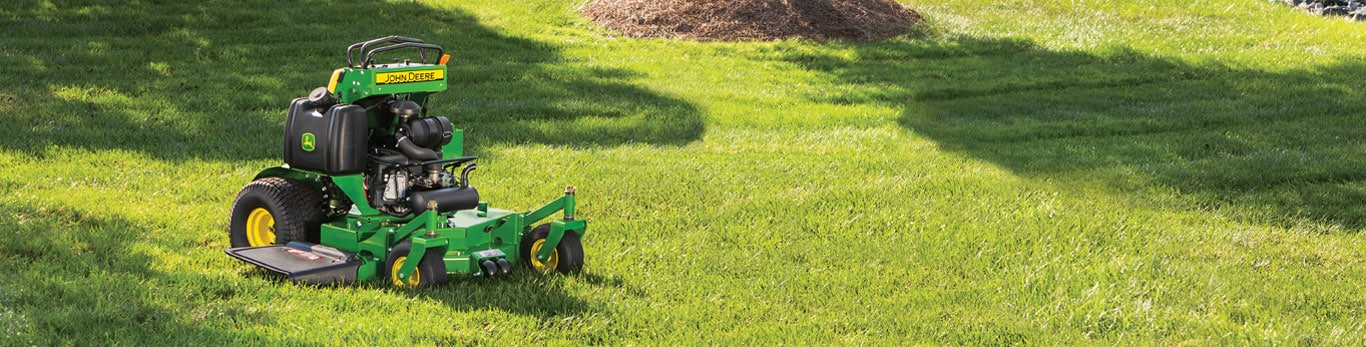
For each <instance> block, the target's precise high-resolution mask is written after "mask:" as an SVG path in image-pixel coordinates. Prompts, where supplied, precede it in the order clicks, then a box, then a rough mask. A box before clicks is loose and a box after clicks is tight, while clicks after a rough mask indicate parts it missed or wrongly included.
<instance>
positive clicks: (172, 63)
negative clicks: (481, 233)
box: [0, 0, 1366, 345]
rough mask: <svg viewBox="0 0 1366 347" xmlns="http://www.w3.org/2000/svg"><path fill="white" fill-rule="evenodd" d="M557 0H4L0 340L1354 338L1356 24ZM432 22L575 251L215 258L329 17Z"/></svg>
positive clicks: (1056, 5) (461, 116) (512, 163)
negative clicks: (369, 275) (791, 33)
mask: <svg viewBox="0 0 1366 347" xmlns="http://www.w3.org/2000/svg"><path fill="white" fill-rule="evenodd" d="M581 3H583V1H582V0H575V1H551V0H541V1H484V0H480V1H459V2H453V3H440V2H435V1H432V2H408V1H394V2H378V1H347V2H325V1H307V0H306V1H266V0H248V1H236V2H229V1H205V2H202V3H201V2H181V1H159V0H128V1H117V0H86V1H48V0H38V1H34V0H18V1H11V2H10V3H7V5H5V6H4V7H3V8H0V32H3V33H4V35H3V36H0V114H3V115H0V129H3V133H4V136H0V196H2V197H3V199H0V268H3V269H5V271H4V275H0V345H30V344H34V345H69V344H70V345H87V344H92V345H161V344H189V343H196V344H198V343H205V344H220V343H228V342H231V343H246V344H252V345H282V344H283V345H404V344H419V345H429V344H455V345H465V344H482V345H488V344H495V343H498V344H501V343H507V342H512V343H515V344H535V345H540V344H545V343H563V342H567V343H571V344H612V345H616V344H645V345H660V344H664V345H668V344H680V343H681V344H698V343H708V344H725V345H730V344H735V343H745V344H752V343H760V344H777V343H785V344H808V343H822V344H823V343H840V344H845V343H847V344H874V345H882V344H902V343H908V342H909V343H916V344H922V343H923V344H948V345H961V344H969V345H981V344H1014V343H1025V344H1031V345H1052V344H1126V345H1127V344H1196V345H1205V344H1230V345H1245V344H1258V345H1260V344H1304V345H1313V344H1330V345H1360V344H1362V343H1366V295H1363V293H1366V263H1363V261H1366V236H1363V234H1362V231H1363V228H1366V142H1364V141H1366V51H1363V47H1366V23H1352V22H1346V21H1342V20H1337V19H1333V18H1321V17H1315V16H1312V15H1309V14H1306V13H1303V12H1302V11H1298V10H1295V9H1293V8H1290V7H1287V6H1281V5H1276V4H1271V3H1267V2H1266V1H1252V0H1212V1H1197V2H1191V1H1175V0H1139V1H1129V2H1124V3H1121V4H1115V3H1114V2H1110V1H1087V0H1067V1H1063V0H1036V1H1029V0H1007V1H997V2H953V1H920V0H913V1H907V3H908V5H910V6H911V7H912V8H915V9H917V10H919V11H921V13H922V14H923V15H924V16H925V17H926V19H927V23H926V24H925V25H923V26H921V27H920V28H918V29H917V30H916V31H915V32H913V33H911V34H909V35H907V36H905V37H901V38H898V39H894V40H888V41H884V42H875V43H852V42H832V43H816V42H806V41H784V42H749V43H722V42H688V41H675V40H660V39H651V40H638V39H627V38H616V37H613V36H612V35H611V33H610V32H608V31H606V30H604V29H601V28H597V27H595V26H593V25H591V24H590V23H588V22H587V21H585V20H584V19H581V18H579V17H578V16H577V15H576V14H575V10H576V7H577V6H579V5H580V4H581ZM386 35H404V36H411V37H418V38H422V39H425V40H427V41H428V42H432V43H436V44H439V45H442V46H444V47H446V48H447V50H448V51H450V52H451V53H453V54H454V59H452V62H451V70H450V76H449V79H450V83H451V88H450V90H448V91H447V92H445V93H443V94H440V95H438V96H437V99H436V101H435V104H434V105H435V106H434V108H433V110H432V112H433V113H435V114H441V115H445V116H447V117H450V118H451V119H452V121H453V122H454V123H455V124H456V126H457V127H460V128H463V129H465V131H466V138H467V153H471V154H475V155H479V156H480V159H479V165H480V170H479V171H478V172H477V173H475V174H474V175H473V179H474V181H475V184H476V186H477V187H478V188H479V189H480V191H481V193H482V195H483V198H484V199H486V200H489V201H490V202H491V203H492V204H493V205H494V206H495V207H503V208H511V209H527V208H531V207H537V206H540V204H543V203H545V202H548V201H549V200H551V199H553V198H555V197H556V196H557V194H558V193H559V192H560V189H562V188H563V186H565V185H569V184H573V185H576V186H578V187H579V197H580V199H579V201H580V206H579V214H580V215H581V216H585V217H588V218H590V219H591V222H590V228H589V234H588V237H587V238H586V239H585V240H584V247H585V250H586V253H587V265H586V269H585V271H584V273H582V274H580V275H578V276H549V277H543V276H540V275H533V274H527V273H525V272H522V273H518V274H514V275H512V276H509V277H507V278H503V279H497V280H492V281H487V280H479V279H456V280H454V281H453V282H452V283H450V284H449V285H446V286H442V287H437V288H428V289H420V290H412V291H409V290H398V289H393V288H389V287H388V286H386V285H383V284H378V283H367V284H361V285H355V286H339V287H307V286H297V285H293V284H290V283H288V282H287V281H284V280H282V279H280V278H279V277H275V276H272V275H270V274H269V273H268V272H266V271H263V270H259V269H255V268H253V267H252V266H249V265H247V264H244V263H242V262H239V261H236V260H234V259H231V258H229V257H227V256H226V255H224V254H223V253H222V251H223V249H225V248H227V247H229V242H228V238H227V233H226V229H227V221H228V212H229V208H230V204H231V201H232V198H233V197H234V196H235V194H236V193H237V190H238V189H240V188H241V187H242V186H243V185H245V184H246V183H247V182H248V180H250V179H251V177H252V176H253V175H255V173H256V172H257V171H259V170H261V169H263V168H266V167H270V166H275V165H279V164H280V163H281V160H280V153H279V152H280V148H281V134H282V132H283V122H284V118H285V106H286V105H287V103H288V101H289V100H290V99H292V98H295V97H299V96H303V95H305V94H306V93H307V92H308V91H309V90H310V89H312V88H313V87H316V86H319V85H322V84H323V83H324V81H325V79H326V78H327V76H328V75H329V74H330V72H331V70H332V69H333V68H336V67H338V66H340V65H343V64H344V63H345V61H344V59H345V58H344V48H345V46H346V45H348V44H351V43H354V42H358V41H362V40H367V39H371V38H376V37H380V36H386Z"/></svg>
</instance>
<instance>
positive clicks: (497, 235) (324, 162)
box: [226, 36, 587, 287]
mask: <svg viewBox="0 0 1366 347" xmlns="http://www.w3.org/2000/svg"><path fill="white" fill-rule="evenodd" d="M444 53H445V52H444V50H442V48H441V47H440V46H437V45H433V44H429V43H425V42H423V41H422V40H418V39H413V38H407V37H401V36H390V37H385V38H380V39H375V40H370V41H366V42H361V43H357V44H353V45H351V46H349V47H347V49H346V63H347V67H344V68H340V69H337V70H336V71H334V72H333V73H332V78H331V79H329V80H328V82H327V86H326V87H319V88H317V89H315V90H313V92H312V93H310V95H309V96H308V97H305V98H298V99H294V100H293V101H291V102H290V105H289V115H288V118H287V120H286V123H285V141H284V145H285V151H284V161H285V165H283V166H280V167H273V168H269V169H265V170H263V171H261V173H259V174H257V175H256V177H255V178H254V179H253V181H252V182H251V183H250V184H247V186H246V187H243V188H242V191H241V192H240V193H238V194H237V198H236V200H234V201H233V203H232V204H233V206H232V217H231V223H230V225H229V227H228V236H229V238H230V239H231V240H232V247H233V248H231V249H228V250H227V251H226V252H227V254H228V255H231V256H233V257H235V258H237V259H241V260H243V261H246V262H248V263H251V264H255V265H257V266H260V267H262V268H265V269H267V270H270V271H274V272H278V273H282V274H284V275H285V276H288V277H289V278H290V279H291V280H294V281H296V282H304V283H317V284H323V283H337V282H361V281H368V280H372V279H375V278H381V277H382V278H384V279H386V280H387V281H389V282H390V283H393V284H394V285H396V286H404V287H407V286H426V285H433V284H439V283H442V282H445V281H446V279H447V277H448V276H450V275H452V274H459V275H468V276H475V277H490V276H498V275H502V274H507V273H509V272H511V271H512V270H513V267H514V265H515V264H517V263H519V262H520V263H524V264H526V265H527V267H530V268H532V269H535V270H538V271H540V272H551V271H558V272H563V273H569V272H574V271H577V270H579V269H580V268H581V267H583V248H582V245H581V244H580V243H579V239H580V238H582V237H583V235H584V232H585V229H586V228H587V224H586V223H585V221H584V220H582V219H576V218H575V216H574V187H573V186H570V187H568V188H566V189H565V191H564V195H563V196H561V197H559V198H558V199H555V200H554V201H552V202H550V203H549V204H546V205H545V206H544V207H541V208H539V209H535V210H531V211H526V212H516V211H508V210H500V209H496V208H492V207H489V204H488V203H487V202H484V201H481V200H480V198H479V192H478V191H477V190H475V188H474V187H473V186H472V185H471V184H470V172H472V171H474V170H475V165H474V164H473V163H471V162H472V161H474V159H475V157H473V156H464V155H463V149H462V146H463V143H464V137H463V133H462V132H461V131H460V130H458V129H454V128H452V127H451V122H450V120H449V119H447V118H446V117H442V116H432V115H428V114H427V111H428V107H427V104H428V102H429V101H430V98H431V96H432V94H433V93H437V92H441V91H444V90H446V62H447V60H449V59H450V55H447V54H444ZM378 54H384V55H391V56H393V55H400V56H409V58H408V59H402V60H398V59H395V60H394V61H393V62H391V63H385V64H379V63H376V62H375V57H376V55H378ZM414 55H415V56H414ZM412 58H417V59H416V60H418V62H413V60H414V59H412ZM354 59H359V60H354ZM429 60H430V62H429ZM560 211H563V216H562V218H552V220H551V221H550V222H549V223H544V224H540V225H538V226H535V227H533V226H532V225H533V224H535V223H537V222H538V221H540V220H543V219H546V218H548V217H551V215H553V214H555V213H556V212H560Z"/></svg>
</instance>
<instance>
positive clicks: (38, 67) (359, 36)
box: [0, 0, 703, 161]
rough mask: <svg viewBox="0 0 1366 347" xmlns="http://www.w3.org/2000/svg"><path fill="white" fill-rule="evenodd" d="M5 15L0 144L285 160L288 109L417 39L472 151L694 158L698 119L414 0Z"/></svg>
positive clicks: (534, 45) (99, 3)
mask: <svg viewBox="0 0 1366 347" xmlns="http://www.w3.org/2000/svg"><path fill="white" fill-rule="evenodd" d="M7 7H8V8H7V9H5V10H0V31H4V32H5V33H6V36H7V38H6V41H5V43H4V45H3V46H0V86H3V87H0V112H4V113H6V117H0V128H3V129H8V130H10V131H12V132H17V133H18V134H20V135H19V136H7V137H4V138H0V147H3V148H8V149H12V150H16V151H21V152H25V153H32V154H33V155H36V156H40V157H41V156H45V155H46V153H47V152H48V151H49V150H51V149H52V148H53V147H72V148H85V149H89V150H104V149H122V150H129V151H136V152H140V153H145V154H147V155H150V156H153V157H156V158H160V159H171V160H180V159H187V158H201V159H209V160H231V161H235V160H246V159H270V158H279V157H280V153H279V152H280V147H281V141H282V140H281V134H282V133H283V123H284V119H285V113H286V110H285V109H286V106H287V104H288V102H289V100H290V99H293V98H295V97H301V96H305V95H306V94H307V93H308V91H309V90H311V89H312V88H314V87H316V86H320V85H323V84H325V82H326V78H327V77H328V76H329V75H330V73H331V71H332V69H335V68H337V67H341V66H343V65H344V64H345V58H344V56H345V51H344V49H345V48H346V46H347V45H350V44H352V43H355V42H359V41H363V40H368V39H372V38H376V37H381V36H386V35H403V36H410V37H418V38H422V39H424V40H426V41H427V42H431V43H435V44H439V45H442V46H443V47H445V48H446V50H447V52H449V53H452V54H453V56H454V57H453V59H452V61H451V63H450V69H451V70H450V76H449V79H450V83H449V90H448V91H446V92H444V93H441V94H439V95H437V96H436V98H435V100H434V102H435V104H434V106H433V107H434V108H433V110H432V112H433V113H434V114H440V115H445V116H447V117H449V118H451V119H452V121H453V122H454V123H455V124H456V125H457V127H463V128H465V129H466V130H467V133H466V135H467V139H469V140H470V143H471V144H474V145H480V144H495V143H545V144H552V145H573V146H613V145H620V144H625V143H648V144H656V145H681V144H686V143H688V142H691V141H694V140H697V139H698V138H700V137H701V134H702V131H703V125H702V120H701V118H700V116H699V115H698V113H697V110H696V109H695V108H694V107H692V106H691V105H690V104H688V103H686V102H683V101H681V100H678V99H675V98H671V97H668V96H663V95H659V94H656V93H654V92H652V91H650V90H648V89H644V88H641V87H638V86H636V85H634V84H632V83H631V81H630V80H631V79H632V78H633V76H634V75H633V73H632V72H630V71H627V70H619V69H611V68H595V67H589V66H588V65H587V64H584V63H579V62H574V61H572V60H571V59H566V58H563V57H561V55H560V51H559V49H558V48H557V47H556V46H554V45H551V44H547V43H542V42H538V41H534V40H528V39H525V38H520V37H514V36H507V35H504V34H501V33H498V32H496V31H494V30H491V29H489V28H487V27H485V26H483V25H481V24H480V23H479V22H478V20H477V19H476V18H475V17H474V16H473V15H470V14H467V13H463V12H460V11H458V10H452V9H440V8H432V7H428V6H425V5H422V4H417V3H412V2H401V3H385V2H379V1H356V2H330V1H298V2H278V1H264V0H248V1H241V2H217V1H210V2H189V3H181V2H165V1H118V0H92V1H85V2H76V3H67V2H63V3H59V4H52V3H50V2H46V1H20V2H18V3H16V4H11V5H9V6H7Z"/></svg>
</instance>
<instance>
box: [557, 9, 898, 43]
mask: <svg viewBox="0 0 1366 347" xmlns="http://www.w3.org/2000/svg"><path fill="white" fill-rule="evenodd" d="M580 13H581V14H582V15H583V16H584V17H587V18H589V19H590V20H592V21H593V23H597V24H598V25H601V26H603V27H606V28H608V29H612V30H616V31H617V32H620V33H621V34H622V35H625V36H631V37H672V38H683V39H694V40H724V41H735V40H778V39H785V38H805V39H811V40H830V39H845V40H859V41H869V40H879V39H885V38H889V37H893V36H897V35H901V34H905V33H907V32H908V31H909V30H910V29H911V26H913V25H915V24H916V23H919V22H920V21H921V19H920V14H919V13H916V12H915V11H914V10H911V9H909V8H906V6H903V5H901V4H900V3H897V2H896V1H893V0H595V1H593V2H591V3H589V4H587V5H584V7H583V10H582V12H580Z"/></svg>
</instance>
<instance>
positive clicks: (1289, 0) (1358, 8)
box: [1271, 0, 1366, 21]
mask: <svg viewBox="0 0 1366 347" xmlns="http://www.w3.org/2000/svg"><path fill="white" fill-rule="evenodd" d="M1271 2H1281V3H1285V4H1286V5H1290V6H1295V7H1299V8H1300V9H1303V10H1305V11H1309V12H1312V13H1314V14H1317V15H1320V16H1343V17H1347V20H1353V21H1366V0H1271Z"/></svg>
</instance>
